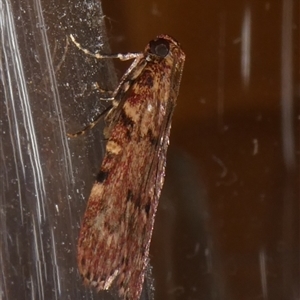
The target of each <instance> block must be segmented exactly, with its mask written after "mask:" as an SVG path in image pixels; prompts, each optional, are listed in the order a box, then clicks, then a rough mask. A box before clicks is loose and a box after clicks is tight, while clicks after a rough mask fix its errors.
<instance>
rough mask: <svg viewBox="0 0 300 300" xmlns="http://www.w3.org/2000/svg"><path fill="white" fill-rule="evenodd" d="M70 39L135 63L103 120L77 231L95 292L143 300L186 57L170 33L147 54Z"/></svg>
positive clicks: (82, 267) (83, 266)
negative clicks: (102, 148) (100, 147)
mask: <svg viewBox="0 0 300 300" xmlns="http://www.w3.org/2000/svg"><path fill="white" fill-rule="evenodd" d="M71 39H72V41H73V42H74V43H75V44H76V45H77V47H78V48H80V49H81V50H82V51H84V52H85V53H86V54H88V55H92V56H94V57H96V58H100V59H101V58H119V59H121V60H127V59H134V61H133V63H132V64H131V66H130V67H129V68H128V70H127V71H126V73H125V75H124V76H123V77H122V79H121V80H120V84H119V86H118V87H117V89H116V90H115V91H114V93H113V97H112V98H113V102H112V103H113V104H112V108H111V109H110V110H109V111H108V113H107V115H106V117H105V121H106V124H107V126H106V128H105V130H104V135H105V137H106V139H107V144H106V153H105V156H104V159H103V161H102V164H101V167H100V171H99V173H98V175H97V178H96V181H95V183H94V185H93V187H92V190H91V194H90V197H89V199H88V203H87V208H86V211H85V214H84V218H83V221H82V225H81V229H80V235H79V240H78V268H79V271H80V274H81V275H82V277H83V280H84V283H85V284H87V285H90V286H93V287H95V288H96V289H97V290H98V291H100V290H108V289H110V288H115V289H117V291H118V294H119V297H120V298H121V299H126V300H138V299H139V298H140V295H141V291H142V286H143V281H144V274H145V270H146V267H147V264H148V254H149V246H150V241H151V235H152V230H153V225H154V218H155V214H156V210H157V206H158V201H159V197H160V193H161V189H162V187H163V183H164V177H165V165H166V152H167V148H168V145H169V135H170V128H171V119H172V115H173V111H174V107H175V105H176V99H177V96H178V90H179V85H180V81H181V75H182V70H183V66H184V61H185V54H184V52H183V51H182V49H181V47H180V45H179V43H178V42H177V41H175V40H174V39H173V38H171V37H170V36H168V35H159V36H157V37H156V38H155V39H154V40H152V41H150V42H149V44H148V45H147V46H146V48H145V50H144V52H141V53H128V54H117V55H101V54H99V53H96V54H93V53H91V52H89V51H88V50H86V49H83V48H81V46H80V44H78V43H77V42H76V41H75V39H74V38H73V36H71ZM97 121H98V120H97ZM95 123H96V122H94V123H92V124H91V125H89V126H88V127H89V128H91V127H93V126H94V125H95ZM83 132H84V131H82V132H79V133H77V134H75V135H80V134H82V133H83Z"/></svg>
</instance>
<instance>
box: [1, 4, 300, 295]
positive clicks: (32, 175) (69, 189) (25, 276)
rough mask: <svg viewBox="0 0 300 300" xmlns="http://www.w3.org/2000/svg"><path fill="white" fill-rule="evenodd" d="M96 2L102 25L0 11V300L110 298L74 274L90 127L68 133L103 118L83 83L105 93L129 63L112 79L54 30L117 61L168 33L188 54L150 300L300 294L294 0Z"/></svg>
mask: <svg viewBox="0 0 300 300" xmlns="http://www.w3.org/2000/svg"><path fill="white" fill-rule="evenodd" d="M102 5H103V7H102V8H103V13H104V15H105V17H104V18H103V15H102V13H101V5H100V2H98V1H96V0H95V1H85V2H84V1H67V0H65V1H55V0H53V1H42V2H38V1H22V0H20V1H14V2H3V15H1V17H2V19H3V22H2V23H1V24H0V26H1V27H0V28H1V33H2V34H1V43H0V45H1V51H2V52H1V62H2V64H1V66H0V67H1V68H0V71H1V73H0V79H1V86H0V96H1V99H2V101H1V107H0V109H1V110H0V112H1V126H2V132H1V155H0V158H1V162H0V171H1V174H0V175H1V178H2V179H1V186H0V191H1V194H0V196H1V197H0V208H1V211H0V212H1V213H0V226H1V236H0V237H1V243H0V245H1V246H0V250H1V253H0V268H1V275H0V276H1V278H0V294H1V297H3V299H110V298H109V296H107V295H104V294H96V293H92V292H91V291H90V290H89V289H85V288H84V287H83V286H82V284H81V280H80V277H79V275H78V272H77V267H76V241H77V235H78V230H79V226H80V222H81V219H82V215H83V211H84V209H85V205H86V199H87V196H88V194H89V192H90V188H91V185H92V182H93V177H94V175H95V173H96V172H97V169H98V167H99V164H100V161H101V156H102V155H103V150H104V144H105V142H104V140H103V138H102V135H101V131H102V127H101V125H100V126H98V127H97V128H96V129H95V130H93V131H92V132H90V133H89V134H88V135H87V136H85V137H83V138H78V139H76V140H67V139H66V132H74V131H76V130H78V129H81V127H82V126H83V124H86V123H87V122H88V121H89V120H91V119H92V117H93V116H94V115H95V114H96V113H97V112H99V111H101V110H103V108H104V107H105V105H106V102H105V101H99V97H100V96H99V92H98V91H97V90H95V89H93V84H94V83H95V82H96V81H97V82H98V83H99V85H100V86H101V87H103V88H106V89H112V88H113V87H114V86H116V84H117V81H118V79H117V78H120V76H121V75H122V73H123V72H124V70H125V69H126V67H127V64H126V63H122V62H121V63H120V62H114V65H115V66H116V70H117V72H116V73H115V72H114V68H113V65H112V62H109V61H105V62H95V60H93V59H91V58H89V57H86V56H84V55H83V54H82V53H80V52H79V51H78V49H76V48H75V47H74V46H73V45H69V46H68V45H67V41H66V35H68V34H71V33H72V34H74V35H76V37H77V38H78V40H79V41H80V43H82V44H83V46H84V47H87V48H88V49H90V50H91V51H94V50H96V49H102V51H106V52H107V51H109V49H110V48H111V50H112V51H113V52H126V51H141V50H143V49H144V47H145V45H146V44H147V43H148V41H149V40H151V39H152V38H153V37H155V36H156V35H158V34H160V33H167V34H170V35H172V36H173V37H175V38H176V39H177V40H178V41H180V43H181V45H182V47H183V49H184V51H185V53H186V56H187V59H186V65H185V69H184V74H183V80H182V85H181V89H180V96H179V99H178V105H177V108H176V111H175V115H174V119H173V127H172V133H171V145H170V148H169V154H168V161H167V175H166V183H165V187H164V190H163V194H162V197H161V201H160V206H159V211H158V215H157V219H156V225H155V230H154V236H153V241H152V245H151V255H150V260H151V264H152V266H153V277H154V280H155V299H157V300H158V299H159V300H160V299H182V300H187V299H191V300H196V299H197V300H198V299H199V300H200V299H201V300H202V299H205V300H209V299H221V300H223V299H229V300H241V299H243V300H244V299H245V300H248V299H249V300H250V299H251V300H252V299H253V300H254V299H255V300H256V299H272V300H274V299H298V298H299V119H300V114H299V94H300V92H299V90H300V88H299V86H300V85H299V3H298V1H292V0H287V1H265V2H264V1H183V0H181V1H174V0H173V1H170V0H169V1H168V0H164V1H162V0H161V1H148V0H144V1H137V0H130V1H129V0H128V1H121V0H105V1H103V2H102ZM10 17H11V19H10ZM103 21H105V25H106V26H104V23H103ZM12 25H13V26H12ZM13 42H15V44H14V43H13ZM15 45H17V46H15ZM20 66H21V67H20ZM31 118H32V120H31ZM102 126H103V124H102ZM35 147H36V148H35Z"/></svg>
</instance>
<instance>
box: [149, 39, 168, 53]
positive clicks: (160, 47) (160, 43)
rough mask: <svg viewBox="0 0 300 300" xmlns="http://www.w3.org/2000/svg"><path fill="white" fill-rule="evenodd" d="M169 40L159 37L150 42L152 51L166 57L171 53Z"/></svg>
mask: <svg viewBox="0 0 300 300" xmlns="http://www.w3.org/2000/svg"><path fill="white" fill-rule="evenodd" d="M169 50H170V47H169V42H168V41H166V40H165V39H157V40H154V41H151V42H150V52H151V53H153V54H155V55H157V56H159V57H165V56H167V55H168V54H169Z"/></svg>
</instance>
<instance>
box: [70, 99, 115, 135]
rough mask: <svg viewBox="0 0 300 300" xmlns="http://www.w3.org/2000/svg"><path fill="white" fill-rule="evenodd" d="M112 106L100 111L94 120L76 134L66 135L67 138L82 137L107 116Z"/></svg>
mask: <svg viewBox="0 0 300 300" xmlns="http://www.w3.org/2000/svg"><path fill="white" fill-rule="evenodd" d="M112 107H113V106H112V105H110V106H108V107H107V108H106V109H105V110H104V111H102V112H101V113H100V114H99V115H98V116H97V117H96V118H95V120H94V121H93V122H92V123H90V124H88V125H87V126H86V127H84V128H83V129H82V130H80V131H78V132H76V133H67V136H68V137H69V138H75V137H78V136H80V135H84V134H85V133H86V132H87V131H88V130H90V129H92V128H93V127H95V126H96V125H97V123H99V121H100V120H101V119H102V117H103V116H104V115H105V114H107V113H108V112H109V111H110V110H111V109H112Z"/></svg>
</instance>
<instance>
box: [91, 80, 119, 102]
mask: <svg viewBox="0 0 300 300" xmlns="http://www.w3.org/2000/svg"><path fill="white" fill-rule="evenodd" d="M93 89H94V90H98V91H99V93H101V94H107V95H108V97H102V96H100V100H105V101H113V100H114V99H115V98H114V93H115V91H111V90H105V89H102V88H100V86H99V84H98V82H96V83H94V84H93Z"/></svg>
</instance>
